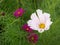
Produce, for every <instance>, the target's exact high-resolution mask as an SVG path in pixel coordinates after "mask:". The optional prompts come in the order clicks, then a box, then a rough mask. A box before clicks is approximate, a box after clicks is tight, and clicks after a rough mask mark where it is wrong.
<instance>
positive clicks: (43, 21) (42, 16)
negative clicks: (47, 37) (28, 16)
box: [39, 15, 46, 23]
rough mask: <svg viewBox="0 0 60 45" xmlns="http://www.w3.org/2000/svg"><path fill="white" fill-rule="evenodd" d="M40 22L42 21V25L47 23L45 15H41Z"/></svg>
mask: <svg viewBox="0 0 60 45" xmlns="http://www.w3.org/2000/svg"><path fill="white" fill-rule="evenodd" d="M39 20H40V23H45V21H46V20H45V16H44V15H40V18H39Z"/></svg>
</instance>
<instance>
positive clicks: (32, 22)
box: [27, 20, 38, 30]
mask: <svg viewBox="0 0 60 45" xmlns="http://www.w3.org/2000/svg"><path fill="white" fill-rule="evenodd" d="M27 23H28V26H30V27H31V28H32V29H34V30H37V28H38V26H37V25H38V24H37V23H36V22H34V21H33V20H29V21H28V22H27Z"/></svg>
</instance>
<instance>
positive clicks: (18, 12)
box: [14, 8, 24, 18]
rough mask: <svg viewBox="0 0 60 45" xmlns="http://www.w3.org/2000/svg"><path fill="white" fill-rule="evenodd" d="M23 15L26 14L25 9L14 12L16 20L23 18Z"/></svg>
mask: <svg viewBox="0 0 60 45" xmlns="http://www.w3.org/2000/svg"><path fill="white" fill-rule="evenodd" d="M23 13H24V9H23V8H19V9H17V10H16V11H15V12H14V16H15V17H16V18H18V17H20V16H22V15H23Z"/></svg>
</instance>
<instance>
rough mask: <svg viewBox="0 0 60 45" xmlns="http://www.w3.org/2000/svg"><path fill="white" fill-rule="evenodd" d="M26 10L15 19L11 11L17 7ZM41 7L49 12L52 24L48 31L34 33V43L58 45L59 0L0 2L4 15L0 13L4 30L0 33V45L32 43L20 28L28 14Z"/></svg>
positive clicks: (8, 0) (26, 19)
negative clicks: (36, 39)
mask: <svg viewBox="0 0 60 45" xmlns="http://www.w3.org/2000/svg"><path fill="white" fill-rule="evenodd" d="M20 7H22V8H24V9H25V10H26V12H25V14H24V15H23V16H22V17H19V18H18V19H16V18H15V17H14V16H13V12H14V11H15V10H16V9H18V8H20ZM36 9H42V10H43V11H44V12H48V13H50V14H51V19H52V21H53V24H52V25H51V27H50V29H49V30H48V31H45V32H43V33H39V32H37V31H36V33H37V34H38V35H39V40H38V42H37V44H36V45H60V0H3V1H2V2H0V12H3V11H4V12H5V16H2V15H1V14H0V24H3V25H5V26H4V28H3V30H4V32H2V33H0V45H32V44H31V43H29V42H28V41H27V40H26V35H27V34H28V33H26V32H25V31H23V30H22V29H21V26H22V25H23V24H25V23H26V22H27V21H28V20H29V19H30V15H31V14H32V13H33V12H35V11H36Z"/></svg>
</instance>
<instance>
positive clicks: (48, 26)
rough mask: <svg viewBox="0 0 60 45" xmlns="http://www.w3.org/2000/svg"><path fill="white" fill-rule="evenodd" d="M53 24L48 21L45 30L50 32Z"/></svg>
mask: <svg viewBox="0 0 60 45" xmlns="http://www.w3.org/2000/svg"><path fill="white" fill-rule="evenodd" d="M52 23H53V22H51V21H50V20H47V22H46V24H45V25H46V27H45V30H49V28H50V25H51V24H52Z"/></svg>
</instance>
